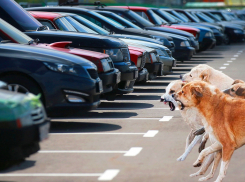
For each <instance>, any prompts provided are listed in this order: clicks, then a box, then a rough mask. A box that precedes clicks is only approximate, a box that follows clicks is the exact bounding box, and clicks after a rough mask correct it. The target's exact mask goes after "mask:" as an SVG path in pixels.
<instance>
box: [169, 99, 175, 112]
mask: <svg viewBox="0 0 245 182" xmlns="http://www.w3.org/2000/svg"><path fill="white" fill-rule="evenodd" d="M169 107H170V111H174V110H175V106H174V104H173V103H172V102H171V101H170V102H169Z"/></svg>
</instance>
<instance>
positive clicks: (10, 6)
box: [0, 0, 42, 31]
mask: <svg viewBox="0 0 245 182" xmlns="http://www.w3.org/2000/svg"><path fill="white" fill-rule="evenodd" d="M0 17H1V18H3V19H4V20H5V21H7V22H9V23H10V24H12V25H13V26H15V27H16V28H18V29H19V30H21V31H36V30H37V29H38V28H39V27H41V26H42V24H41V23H40V22H38V21H37V20H36V19H35V18H33V17H32V16H31V15H30V14H29V13H27V11H25V10H24V9H23V8H22V7H21V6H20V5H19V4H17V3H16V2H15V1H13V0H0Z"/></svg>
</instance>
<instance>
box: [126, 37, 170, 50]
mask: <svg viewBox="0 0 245 182" xmlns="http://www.w3.org/2000/svg"><path fill="white" fill-rule="evenodd" d="M121 40H123V41H125V42H127V43H129V44H130V45H133V44H135V45H143V46H147V47H150V48H153V49H159V48H161V49H165V50H166V49H168V48H167V47H165V46H162V45H159V44H154V43H150V42H145V41H140V40H128V39H121Z"/></svg>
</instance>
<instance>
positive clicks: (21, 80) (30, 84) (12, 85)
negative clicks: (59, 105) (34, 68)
mask: <svg viewBox="0 0 245 182" xmlns="http://www.w3.org/2000/svg"><path fill="white" fill-rule="evenodd" d="M0 79H1V80H2V81H4V82H6V83H7V84H8V86H7V88H8V90H10V91H13V92H19V93H23V94H27V93H33V94H34V95H38V94H40V93H41V94H42V91H41V90H40V88H39V86H38V85H37V84H36V83H35V82H34V81H32V80H31V79H30V78H28V77H26V76H23V75H18V74H13V75H12V74H11V75H5V76H3V77H1V78H0ZM41 101H42V102H43V104H44V97H43V94H42V95H41Z"/></svg>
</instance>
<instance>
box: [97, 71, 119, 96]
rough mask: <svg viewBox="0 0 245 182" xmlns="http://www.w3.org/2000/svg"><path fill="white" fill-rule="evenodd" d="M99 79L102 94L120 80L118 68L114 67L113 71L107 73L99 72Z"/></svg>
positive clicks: (110, 89)
mask: <svg viewBox="0 0 245 182" xmlns="http://www.w3.org/2000/svg"><path fill="white" fill-rule="evenodd" d="M99 77H100V79H101V80H102V83H103V92H102V93H103V94H104V93H108V92H111V91H112V90H113V88H114V87H115V85H117V84H118V83H119V82H120V81H121V72H120V71H119V70H118V69H114V70H113V71H110V72H107V73H100V74H99Z"/></svg>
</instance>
